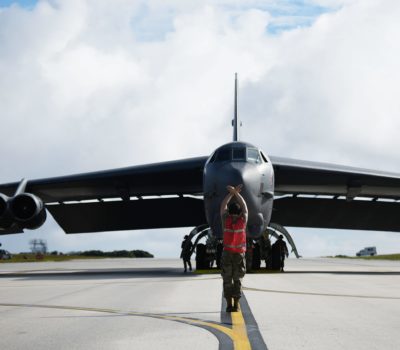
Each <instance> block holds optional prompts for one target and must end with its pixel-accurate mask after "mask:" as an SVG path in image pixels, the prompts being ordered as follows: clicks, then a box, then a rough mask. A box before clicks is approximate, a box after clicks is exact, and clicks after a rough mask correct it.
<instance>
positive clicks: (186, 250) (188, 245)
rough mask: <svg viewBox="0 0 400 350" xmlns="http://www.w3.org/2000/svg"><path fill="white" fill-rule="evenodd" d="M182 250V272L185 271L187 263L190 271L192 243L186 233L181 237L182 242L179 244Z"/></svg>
mask: <svg viewBox="0 0 400 350" xmlns="http://www.w3.org/2000/svg"><path fill="white" fill-rule="evenodd" d="M181 248H182V252H181V259H183V267H184V272H187V265H189V270H190V271H192V263H191V262H190V257H191V255H192V254H191V253H192V248H193V243H192V240H191V239H190V238H189V236H188V235H186V236H185V237H183V242H182V244H181Z"/></svg>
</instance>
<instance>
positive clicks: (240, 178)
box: [218, 164, 248, 195]
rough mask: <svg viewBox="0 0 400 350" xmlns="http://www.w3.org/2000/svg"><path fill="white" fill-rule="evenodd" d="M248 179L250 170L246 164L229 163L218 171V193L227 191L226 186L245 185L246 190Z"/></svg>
mask: <svg viewBox="0 0 400 350" xmlns="http://www.w3.org/2000/svg"><path fill="white" fill-rule="evenodd" d="M247 180H248V172H247V171H246V168H245V166H244V165H241V164H240V165H237V164H227V165H226V166H224V167H223V168H222V169H220V171H219V172H218V193H219V194H220V195H223V194H224V193H227V190H226V186H238V185H243V187H244V188H243V190H245V188H246V182H247ZM243 190H242V191H243Z"/></svg>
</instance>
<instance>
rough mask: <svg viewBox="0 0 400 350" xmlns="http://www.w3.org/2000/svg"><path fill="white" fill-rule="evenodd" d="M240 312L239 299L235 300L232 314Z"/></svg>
mask: <svg viewBox="0 0 400 350" xmlns="http://www.w3.org/2000/svg"><path fill="white" fill-rule="evenodd" d="M238 311H239V298H233V307H232V312H238Z"/></svg>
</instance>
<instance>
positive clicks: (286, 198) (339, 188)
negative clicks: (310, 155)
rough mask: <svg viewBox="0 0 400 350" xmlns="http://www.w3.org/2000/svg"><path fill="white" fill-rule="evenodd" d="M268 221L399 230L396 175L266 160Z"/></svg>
mask: <svg viewBox="0 0 400 350" xmlns="http://www.w3.org/2000/svg"><path fill="white" fill-rule="evenodd" d="M270 159H271V162H272V164H273V166H274V171H275V200H274V210H273V212H272V219H271V221H272V222H276V223H279V224H281V225H284V226H294V227H319V228H340V229H359V230H379V231H400V215H399V213H400V203H399V202H398V200H399V199H400V174H396V173H391V172H384V171H379V170H368V169H361V168H354V167H348V166H340V165H333V164H326V163H317V162H310V161H303V160H295V159H289V158H280V157H270Z"/></svg>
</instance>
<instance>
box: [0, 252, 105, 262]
mask: <svg viewBox="0 0 400 350" xmlns="http://www.w3.org/2000/svg"><path fill="white" fill-rule="evenodd" d="M101 258H102V257H92V256H82V255H50V254H46V255H44V256H43V259H38V258H37V257H36V255H35V254H13V255H12V258H11V259H9V260H0V264H1V263H22V262H40V261H68V260H74V259H101Z"/></svg>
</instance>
